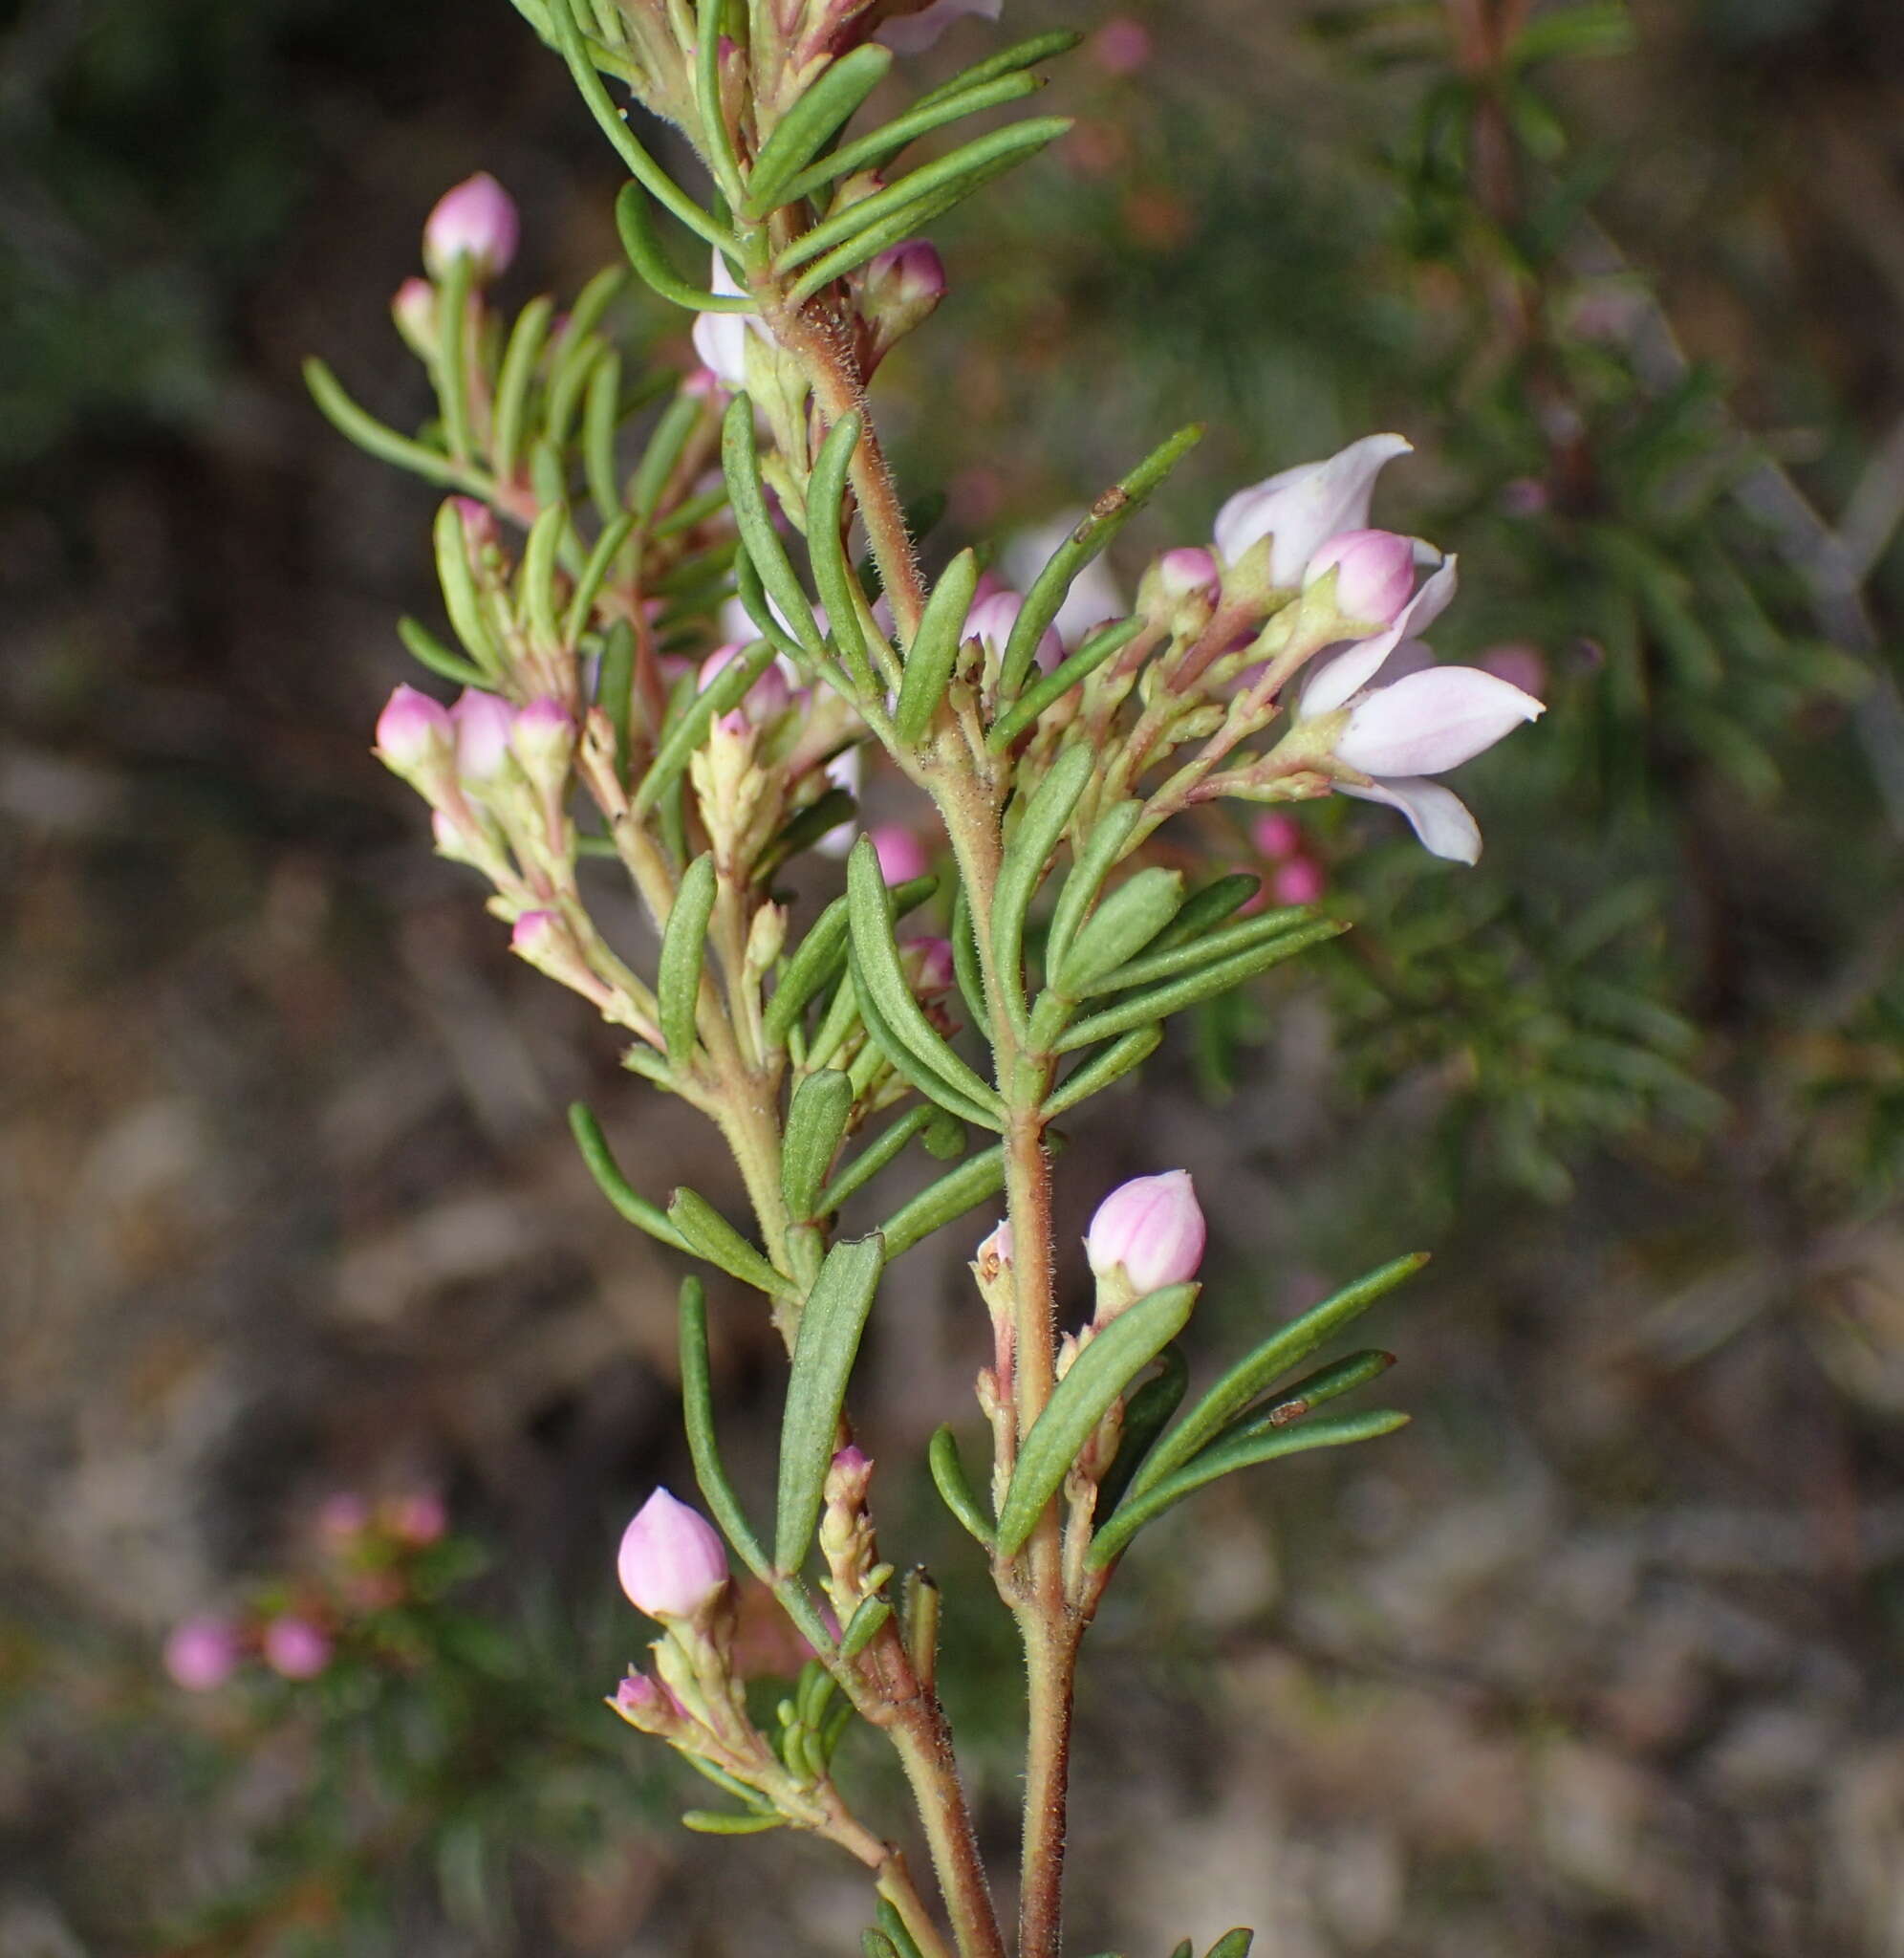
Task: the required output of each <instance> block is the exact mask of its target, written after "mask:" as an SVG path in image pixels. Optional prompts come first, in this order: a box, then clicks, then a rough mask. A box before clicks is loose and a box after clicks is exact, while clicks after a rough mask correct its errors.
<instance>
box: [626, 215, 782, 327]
mask: <svg viewBox="0 0 1904 1958" xmlns="http://www.w3.org/2000/svg"><path fill="white" fill-rule="evenodd" d="M615 228H616V229H617V231H618V232H619V233H620V234H621V249H622V250H624V251H625V252H627V254H628V262H629V264H630V265H632V266H633V267H634V268H635V270H636V272H638V273H639V274H640V278H641V283H642V284H643V285H644V286H646V287H647V288H648V290H649V291H650V292H651V293H653V294H656V296H657V297H658V298H662V299H665V300H667V301H668V303H669V304H670V305H673V306H680V307H683V308H685V309H686V311H688V312H689V313H752V312H753V311H755V309H756V307H757V305H758V303H759V302H758V301H756V300H754V299H750V298H748V297H747V296H746V294H727V293H714V292H710V291H709V290H708V289H707V288H706V287H705V286H699V285H695V284H693V283H692V282H691V281H690V280H687V279H684V278H682V275H681V274H680V273H679V272H676V271H675V269H674V267H673V266H672V265H670V264H669V263H668V259H667V254H666V253H665V252H664V251H663V250H661V241H660V239H659V238H658V237H657V236H656V235H655V221H654V218H653V216H652V215H651V214H650V212H649V209H648V200H647V197H646V196H645V195H644V193H643V191H642V188H641V186H640V185H638V184H624V185H622V186H621V188H620V189H619V190H618V191H617V193H616V197H615ZM715 242H719V241H718V240H717V241H715Z"/></svg>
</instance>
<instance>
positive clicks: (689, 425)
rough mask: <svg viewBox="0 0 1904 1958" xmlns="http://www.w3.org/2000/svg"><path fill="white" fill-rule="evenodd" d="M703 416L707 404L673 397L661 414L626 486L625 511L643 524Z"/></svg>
mask: <svg viewBox="0 0 1904 1958" xmlns="http://www.w3.org/2000/svg"><path fill="white" fill-rule="evenodd" d="M706 412H707V404H706V403H705V402H703V401H701V400H700V399H699V398H698V397H697V396H694V395H691V394H678V395H676V396H675V398H674V400H673V401H671V402H669V403H668V404H667V406H666V407H664V408H663V409H662V410H661V412H660V419H659V420H658V421H657V422H656V424H655V426H654V430H653V432H652V433H651V434H650V435H649V437H648V446H646V447H645V448H644V449H643V450H642V451H641V460H640V461H639V462H638V463H637V464H636V465H635V473H634V475H633V476H632V477H630V478H629V483H628V507H629V508H630V509H631V510H632V511H634V512H635V514H636V515H637V516H638V517H639V518H640V520H641V521H642V522H643V523H646V522H647V521H648V520H649V519H650V518H651V517H652V516H653V515H654V513H655V511H656V509H657V508H658V507H659V505H660V500H661V491H662V490H665V489H666V488H667V487H668V478H669V477H670V476H671V475H673V473H674V467H675V465H676V463H678V462H679V461H680V460H681V456H682V450H683V449H684V448H685V447H686V446H687V438H688V437H689V436H690V435H692V434H693V433H694V428H695V424H696V423H698V422H699V421H700V420H701V418H702V416H703V415H704V414H705V413H706Z"/></svg>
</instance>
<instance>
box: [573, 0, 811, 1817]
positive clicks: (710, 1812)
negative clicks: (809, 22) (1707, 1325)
mask: <svg viewBox="0 0 1904 1958" xmlns="http://www.w3.org/2000/svg"><path fill="white" fill-rule="evenodd" d="M551 4H552V6H556V7H560V6H562V5H563V4H564V0H551ZM681 1825H682V1828H683V1829H692V1830H693V1831H694V1833H695V1834H696V1835H697V1836H764V1835H766V1833H767V1832H768V1830H769V1829H784V1828H786V1827H787V1817H785V1816H781V1815H774V1814H771V1813H769V1812H768V1810H766V1809H755V1810H753V1811H751V1812H750V1813H748V1814H746V1815H739V1816H737V1815H729V1814H728V1813H726V1812H725V1810H718V1809H683V1810H682V1817H681Z"/></svg>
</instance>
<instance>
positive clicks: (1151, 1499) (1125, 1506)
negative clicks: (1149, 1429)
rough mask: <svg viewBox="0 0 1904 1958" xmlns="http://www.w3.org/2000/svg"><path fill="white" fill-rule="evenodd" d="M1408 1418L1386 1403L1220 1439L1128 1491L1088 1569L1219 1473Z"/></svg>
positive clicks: (1352, 1438)
mask: <svg viewBox="0 0 1904 1958" xmlns="http://www.w3.org/2000/svg"><path fill="white" fill-rule="evenodd" d="M1408 1420H1409V1417H1408V1416H1407V1415H1406V1414H1401V1413H1397V1412H1396V1410H1395V1409H1394V1408H1391V1407H1384V1408H1381V1409H1379V1410H1378V1411H1377V1412H1375V1413H1373V1414H1325V1415H1322V1416H1320V1417H1319V1418H1318V1419H1316V1420H1314V1421H1299V1422H1297V1423H1296V1424H1295V1425H1293V1426H1290V1427H1285V1428H1279V1429H1277V1430H1276V1431H1275V1432H1274V1433H1271V1434H1266V1435H1250V1436H1246V1437H1244V1436H1240V1437H1238V1439H1236V1440H1235V1441H1230V1442H1220V1443H1219V1444H1218V1445H1217V1446H1216V1447H1211V1448H1205V1449H1204V1450H1203V1452H1202V1453H1201V1455H1197V1456H1195V1457H1193V1458H1192V1460H1191V1461H1190V1463H1189V1464H1188V1466H1187V1467H1185V1468H1182V1469H1178V1470H1177V1471H1176V1472H1175V1473H1174V1474H1172V1475H1167V1476H1165V1477H1164V1478H1163V1480H1162V1481H1160V1482H1155V1483H1152V1484H1151V1485H1149V1486H1148V1487H1147V1488H1146V1489H1145V1490H1143V1492H1142V1493H1141V1494H1137V1493H1135V1492H1134V1493H1132V1494H1130V1495H1127V1496H1126V1497H1125V1498H1124V1501H1123V1503H1122V1504H1121V1505H1120V1506H1119V1508H1118V1509H1117V1511H1116V1512H1115V1513H1114V1515H1113V1516H1112V1517H1111V1519H1110V1521H1109V1522H1107V1523H1106V1524H1105V1525H1104V1527H1103V1528H1102V1529H1101V1530H1099V1531H1098V1532H1097V1534H1095V1535H1094V1536H1093V1538H1092V1540H1091V1550H1090V1552H1089V1554H1088V1556H1087V1557H1086V1561H1087V1562H1088V1563H1089V1564H1090V1565H1091V1567H1092V1568H1093V1570H1102V1569H1103V1568H1104V1566H1105V1565H1106V1564H1108V1563H1110V1562H1111V1561H1112V1559H1113V1558H1114V1557H1116V1556H1121V1555H1122V1554H1123V1551H1124V1547H1125V1545H1127V1544H1128V1543H1129V1542H1130V1540H1131V1538H1132V1537H1133V1536H1135V1535H1136V1534H1137V1532H1138V1531H1139V1530H1141V1529H1142V1528H1143V1527H1144V1525H1145V1524H1146V1523H1150V1522H1154V1521H1155V1520H1156V1519H1157V1518H1158V1516H1160V1515H1161V1514H1162V1513H1163V1512H1164V1511H1165V1510H1168V1509H1173V1508H1175V1507H1176V1505H1177V1504H1179V1503H1180V1502H1181V1501H1182V1500H1183V1498H1184V1497H1185V1496H1186V1495H1192V1494H1194V1493H1195V1492H1196V1491H1197V1490H1200V1489H1201V1488H1202V1487H1203V1486H1204V1485H1205V1484H1206V1483H1211V1482H1214V1481H1216V1479H1217V1478H1218V1477H1219V1476H1220V1475H1230V1474H1234V1473H1235V1471H1236V1470H1237V1469H1250V1468H1254V1467H1255V1466H1256V1464H1257V1463H1259V1462H1273V1461H1276V1460H1277V1459H1278V1458H1279V1457H1281V1456H1283V1455H1300V1454H1304V1453H1306V1452H1307V1451H1308V1450H1309V1449H1310V1448H1339V1447H1346V1446H1347V1445H1348V1444H1349V1443H1351V1442H1366V1441H1374V1439H1375V1438H1376V1437H1377V1436H1378V1435H1385V1434H1393V1433H1394V1432H1395V1431H1396V1428H1398V1427H1406V1426H1407V1425H1408Z"/></svg>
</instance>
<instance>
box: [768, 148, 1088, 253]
mask: <svg viewBox="0 0 1904 1958" xmlns="http://www.w3.org/2000/svg"><path fill="white" fill-rule="evenodd" d="M1070 127H1071V118H1070V117H1069V116H1034V117H1033V118H1032V119H1031V120H1029V121H1027V122H1014V123H1012V124H1010V125H1009V126H1008V127H1007V128H1005V129H994V130H993V131H992V132H991V133H990V134H989V135H988V136H981V137H977V138H975V139H974V140H973V141H970V142H967V143H964V144H962V145H961V146H960V147H959V148H958V149H955V150H953V151H951V152H950V153H949V154H948V155H946V156H942V157H940V158H938V159H937V160H936V161H935V162H933V163H921V164H920V167H919V168H918V169H917V170H909V171H908V172H907V173H906V174H905V175H904V176H903V177H901V178H899V179H898V181H897V182H896V183H892V184H889V185H887V186H886V187H885V188H884V189H883V190H876V191H875V192H874V193H873V195H872V196H871V197H862V198H860V199H858V200H857V201H856V202H855V203H854V204H851V205H849V206H848V207H847V208H846V209H845V210H843V211H840V212H838V213H837V214H836V215H835V216H833V217H830V218H827V219H825V220H823V221H822V222H821V223H819V224H817V225H815V226H814V227H813V228H812V229H811V231H808V232H806V233H804V234H803V235H802V236H800V237H798V238H796V239H795V240H794V241H793V242H792V244H790V246H789V247H788V248H787V250H785V251H783V252H782V253H781V254H780V257H779V259H778V261H777V262H776V264H775V266H774V271H775V272H778V273H780V274H782V275H784V274H786V273H788V272H794V271H797V270H798V269H799V268H800V267H801V266H803V265H806V264H807V263H809V262H810V261H811V260H812V259H816V258H819V257H822V256H823V255H826V254H829V253H832V252H833V250H834V248H835V247H838V246H842V245H845V244H847V243H849V241H855V240H856V239H857V238H858V237H859V235H860V234H861V233H862V232H864V231H865V230H866V229H867V228H869V227H870V226H872V225H874V224H876V223H878V222H879V221H880V220H882V219H885V218H890V217H893V216H896V215H897V214H898V212H900V211H902V210H906V209H909V208H910V207H913V206H914V205H917V204H920V203H923V202H924V201H925V200H926V199H927V198H931V197H935V196H937V195H939V194H941V193H945V192H951V191H954V190H962V189H963V187H964V185H965V184H966V182H967V180H969V179H970V178H972V177H973V176H975V175H976V174H978V173H979V172H981V171H984V170H986V169H988V168H989V166H990V165H992V164H993V163H1006V162H1007V161H1010V162H1017V161H1020V160H1021V159H1023V158H1024V157H1027V156H1028V155H1030V153H1031V152H1032V151H1033V150H1038V149H1042V148H1044V146H1045V145H1046V144H1047V143H1048V142H1051V141H1055V140H1056V139H1057V138H1058V137H1060V136H1062V135H1064V134H1065V132H1066V131H1067V130H1068V129H1070Z"/></svg>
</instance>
